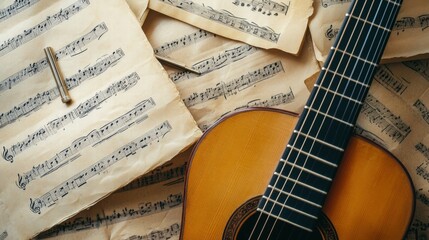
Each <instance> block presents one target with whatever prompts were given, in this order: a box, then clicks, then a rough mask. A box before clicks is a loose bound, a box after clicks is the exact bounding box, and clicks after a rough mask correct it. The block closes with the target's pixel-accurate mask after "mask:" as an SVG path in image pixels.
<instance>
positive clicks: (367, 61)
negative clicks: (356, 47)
mask: <svg viewBox="0 0 429 240" xmlns="http://www.w3.org/2000/svg"><path fill="white" fill-rule="evenodd" d="M335 50H336V51H337V52H339V53H341V54H345V55H348V56H350V57H353V58H356V59H357V60H359V61H362V62H364V63H368V64H370V65H373V66H374V67H378V64H376V63H374V62H371V61H369V60H366V59H364V58H361V57H359V56H356V55H354V54H352V53H349V52H347V51H345V50H341V49H338V48H335Z"/></svg>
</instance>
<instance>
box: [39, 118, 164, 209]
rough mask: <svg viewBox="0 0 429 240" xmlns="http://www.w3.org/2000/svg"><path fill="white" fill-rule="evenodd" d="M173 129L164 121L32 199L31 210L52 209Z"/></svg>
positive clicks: (158, 140)
mask: <svg viewBox="0 0 429 240" xmlns="http://www.w3.org/2000/svg"><path fill="white" fill-rule="evenodd" d="M171 129H172V128H171V125H170V123H169V122H168V121H164V122H163V123H162V124H160V125H158V126H157V127H155V128H153V129H152V130H150V131H148V132H147V133H145V134H143V135H142V136H141V137H139V138H137V139H135V140H134V141H131V142H129V143H128V144H125V145H124V146H122V147H120V148H118V149H117V150H115V151H114V152H113V153H111V154H109V155H107V156H106V157H104V158H102V159H100V160H99V161H97V162H96V163H94V164H92V165H91V166H89V167H87V168H86V169H84V170H83V171H81V172H79V173H77V174H75V175H74V176H72V177H71V178H69V179H67V180H66V181H64V182H63V183H61V184H59V185H58V186H56V187H54V188H53V189H51V190H50V191H48V192H47V193H45V194H43V195H42V196H40V197H39V198H35V199H32V198H30V210H31V211H32V212H34V213H38V214H40V213H41V210H42V208H45V207H51V206H52V205H54V204H55V203H56V202H58V201H59V199H61V198H64V197H65V196H66V195H67V194H68V193H69V192H70V191H71V190H73V189H77V188H80V187H82V186H83V185H85V184H86V183H87V181H88V180H90V179H91V178H93V177H94V176H97V175H98V174H101V173H102V172H104V171H106V170H107V168H109V167H110V166H112V165H113V164H115V163H117V162H119V161H121V160H122V159H124V158H127V157H128V156H130V155H134V154H136V152H137V151H139V149H143V148H145V147H147V146H149V145H150V144H153V143H157V142H160V141H161V139H162V138H163V137H164V136H165V135H166V134H167V133H168V132H170V131H171Z"/></svg>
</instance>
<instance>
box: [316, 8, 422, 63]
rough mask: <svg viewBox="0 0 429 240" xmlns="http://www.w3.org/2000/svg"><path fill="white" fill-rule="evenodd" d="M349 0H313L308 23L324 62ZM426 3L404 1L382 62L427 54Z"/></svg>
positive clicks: (319, 58) (317, 55) (416, 57)
mask: <svg viewBox="0 0 429 240" xmlns="http://www.w3.org/2000/svg"><path fill="white" fill-rule="evenodd" d="M350 2H351V0H316V1H314V5H313V6H314V8H315V14H314V16H313V17H312V18H311V20H310V23H309V29H310V33H311V37H312V39H313V44H314V50H315V53H316V58H317V60H319V61H321V62H323V61H324V60H325V59H326V57H327V55H328V53H329V50H330V47H331V46H332V45H333V43H334V40H335V37H336V36H337V34H338V31H339V28H340V26H341V24H342V22H343V19H344V14H345V13H346V12H347V9H348V8H349V6H350ZM428 27H429V5H428V4H427V1H425V0H415V1H404V2H403V3H402V7H401V9H400V11H399V14H398V17H397V19H396V23H395V24H394V26H393V30H392V33H391V35H390V38H389V41H388V43H387V46H386V49H385V51H384V54H383V57H382V62H399V61H404V60H410V58H415V59H421V58H426V57H429V55H428V54H429V50H428V48H427V42H429V28H428Z"/></svg>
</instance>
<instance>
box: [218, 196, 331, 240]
mask: <svg viewBox="0 0 429 240" xmlns="http://www.w3.org/2000/svg"><path fill="white" fill-rule="evenodd" d="M259 199H260V197H255V198H253V199H250V200H249V201H247V202H246V203H245V204H243V205H242V206H240V208H238V209H237V210H236V211H235V212H234V214H233V215H232V216H231V218H230V219H229V221H228V224H227V226H226V228H225V231H224V234H223V240H257V239H261V240H262V239H264V240H274V239H276V240H287V239H293V240H296V239H300V240H305V239H308V240H338V236H337V234H336V232H335V229H334V228H333V226H332V224H331V223H330V222H329V219H328V218H327V217H326V216H325V215H322V217H321V218H320V220H319V222H318V224H317V227H316V229H315V230H314V231H313V232H308V231H305V230H302V229H300V228H297V227H295V226H293V225H290V224H288V223H285V222H283V221H280V220H276V219H275V218H273V217H269V216H267V215H265V214H260V213H259V212H257V211H256V207H257V205H258V203H259Z"/></svg>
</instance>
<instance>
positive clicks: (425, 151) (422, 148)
mask: <svg viewBox="0 0 429 240" xmlns="http://www.w3.org/2000/svg"><path fill="white" fill-rule="evenodd" d="M415 148H416V150H417V151H418V152H420V153H421V154H422V155H423V156H424V157H425V158H426V161H427V162H428V163H429V147H428V146H426V145H424V144H423V143H421V142H420V143H417V144H416V145H415Z"/></svg>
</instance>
